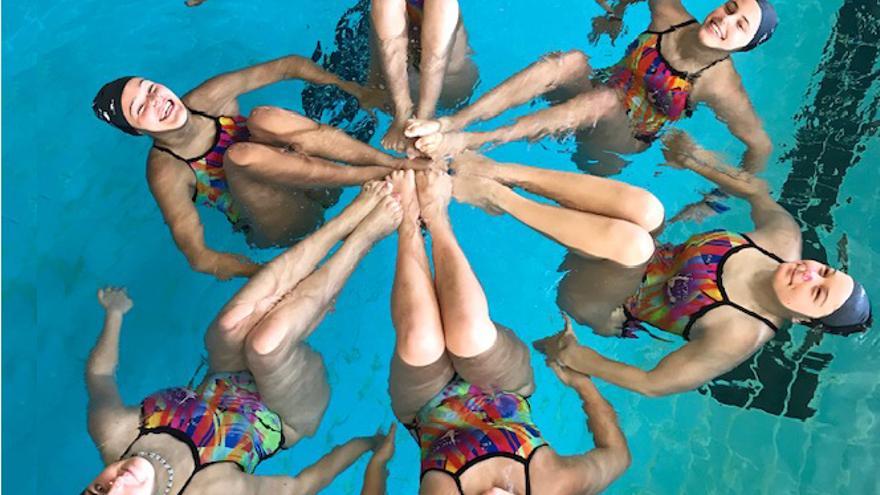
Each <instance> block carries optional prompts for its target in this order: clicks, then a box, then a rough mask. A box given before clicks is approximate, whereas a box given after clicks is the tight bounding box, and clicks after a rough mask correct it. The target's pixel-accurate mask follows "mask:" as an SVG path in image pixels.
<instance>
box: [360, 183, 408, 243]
mask: <svg viewBox="0 0 880 495" xmlns="http://www.w3.org/2000/svg"><path fill="white" fill-rule="evenodd" d="M402 218H403V209H402V208H401V207H400V202H399V201H398V200H397V199H396V198H395V197H394V196H392V195H390V194H389V195H388V196H385V197H384V198H382V199H381V200H380V201H379V203H378V204H377V205H376V207H375V208H373V211H371V212H370V214H369V215H367V217H366V218H364V220H363V221H362V222H361V223H360V225H358V226H357V228H356V229H355V230H354V232H353V233H352V235H364V236H366V237H367V239H369V240H370V242H376V241H378V240H379V239H382V238H383V237H387V236H388V234H390V233H392V232H394V230H396V229H397V227H398V226H399V225H400V221H401V219H402Z"/></svg>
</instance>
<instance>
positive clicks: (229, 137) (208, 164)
mask: <svg viewBox="0 0 880 495" xmlns="http://www.w3.org/2000/svg"><path fill="white" fill-rule="evenodd" d="M190 112H191V113H192V114H193V115H199V116H202V117H205V118H208V119H211V120H213V121H214V124H215V125H216V126H217V133H216V137H215V139H214V145H213V146H211V149H209V150H208V151H207V152H206V153H205V154H203V155H201V156H197V157H195V158H183V157H181V156H180V155H178V154H176V153H174V152H173V151H171V150H169V149H168V148H164V147H162V146H155V145H154V146H153V147H154V148H156V149H157V150H160V151H164V152H165V153H168V154H169V155H171V156H173V157H174V158H177V159H178V160H180V161H182V162H185V163H186V164H187V165H189V168H190V169H191V170H192V171H193V174H195V176H196V192H195V195H193V198H192V200H193V203H197V204H203V205H207V206H210V207H213V208H216V209H218V210H220V211H221V212H223V213H224V214H225V215H226V218H227V219H228V220H229V222H230V223H231V224H232V225H233V226H234V227H236V230H246V226H245V225H242V223H241V211H240V210H239V208H238V205H237V204H236V203H235V201H234V200H233V199H232V195H231V194H229V184H228V183H227V182H226V172H225V171H224V170H223V155H225V154H226V150H228V149H229V147H230V146H232V145H233V144H235V143H240V142H243V141H247V140H248V139H250V136H251V135H250V132H249V131H248V128H247V119H246V118H245V117H242V116H240V115H237V116H235V117H212V116H210V115H208V114H206V113H203V112H199V111H198V110H190Z"/></svg>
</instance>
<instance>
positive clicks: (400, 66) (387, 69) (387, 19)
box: [371, 0, 413, 153]
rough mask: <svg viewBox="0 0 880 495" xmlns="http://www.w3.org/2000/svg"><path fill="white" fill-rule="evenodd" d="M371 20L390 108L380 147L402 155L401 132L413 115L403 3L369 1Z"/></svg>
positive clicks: (397, 0) (404, 142) (404, 141)
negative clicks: (371, 2) (391, 120)
mask: <svg viewBox="0 0 880 495" xmlns="http://www.w3.org/2000/svg"><path fill="white" fill-rule="evenodd" d="M371 17H372V20H373V29H374V30H375V32H376V37H377V38H378V40H377V45H378V49H379V58H380V60H381V66H382V74H383V76H384V80H385V84H386V86H387V87H388V91H389V93H391V102H392V104H393V106H394V121H393V122H392V123H391V128H390V129H388V132H387V133H386V134H385V137H383V138H382V146H384V147H385V148H387V149H390V150H394V151H397V152H401V153H402V152H404V151H406V149H407V146H408V141H407V139H406V137H405V136H404V135H403V128H404V126H405V125H406V121H407V120H408V119H409V118H410V117H411V116H412V113H413V102H412V96H411V95H410V92H409V77H408V75H407V70H408V61H407V57H408V56H409V53H408V51H409V36H408V32H407V18H406V0H373V5H372V11H371Z"/></svg>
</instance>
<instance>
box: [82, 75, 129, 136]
mask: <svg viewBox="0 0 880 495" xmlns="http://www.w3.org/2000/svg"><path fill="white" fill-rule="evenodd" d="M132 79H134V76H126V77H120V78H119V79H117V80H115V81H111V82H108V83H107V84H105V85H104V87H102V88H101V90H100V91H98V94H97V95H95V99H94V100H92V110H94V111H95V116H96V117H98V118H99V119H101V120H103V121H104V122H107V123H108V124H110V125H112V126H113V127H115V128H117V129H119V130H121V131H122V132H126V133H128V134H131V135H132V136H140V135H141V133H140V132H138V130H137V129H135V128H134V127H133V126H132V125H131V124H129V123H128V120H126V118H125V114H124V113H122V90H123V89H125V85H126V84H127V83H128V81H131V80H132Z"/></svg>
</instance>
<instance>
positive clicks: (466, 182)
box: [452, 174, 505, 215]
mask: <svg viewBox="0 0 880 495" xmlns="http://www.w3.org/2000/svg"><path fill="white" fill-rule="evenodd" d="M504 189H505V186H503V185H501V184H499V183H498V182H495V181H494V180H492V179H487V178H485V177H479V176H476V175H466V174H456V176H455V177H453V178H452V195H453V196H454V197H455V199H456V200H457V201H459V202H461V203H467V204H469V205H473V206H476V207H477V208H480V209H482V210H483V211H485V212H486V213H488V214H490V215H501V214H502V213H504V210H502V209H501V208H500V207H499V206H498V201H497V198H498V195H499V193H503V192H504Z"/></svg>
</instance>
